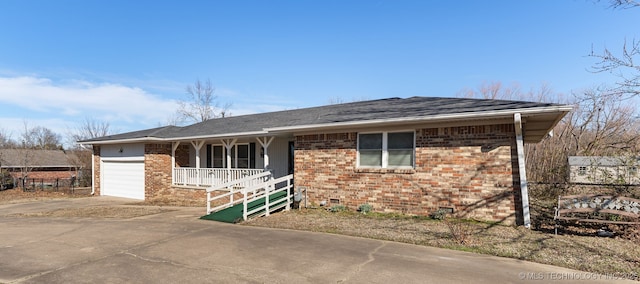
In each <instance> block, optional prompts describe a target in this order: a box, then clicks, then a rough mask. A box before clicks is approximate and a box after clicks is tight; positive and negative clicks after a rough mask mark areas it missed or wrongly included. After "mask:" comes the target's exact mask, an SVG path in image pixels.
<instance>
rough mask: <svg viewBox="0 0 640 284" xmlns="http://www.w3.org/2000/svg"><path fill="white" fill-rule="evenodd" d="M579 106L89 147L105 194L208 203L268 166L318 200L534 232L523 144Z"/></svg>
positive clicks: (237, 120) (250, 123) (412, 113)
mask: <svg viewBox="0 0 640 284" xmlns="http://www.w3.org/2000/svg"><path fill="white" fill-rule="evenodd" d="M570 110H571V106H568V105H558V104H547V103H532V102H521V101H504V100H478V99H462V98H433V97H412V98H407V99H401V98H390V99H381V100H372V101H361V102H354V103H346V104H336V105H327V106H321V107H313V108H304V109H295V110H288V111H279V112H270V113H261V114H254V115H243V116H232V117H225V118H219V119H212V120H208V121H205V122H201V123H197V124H193V125H190V126H185V127H175V126H167V127H160V128H153V129H147V130H141V131H135V132H130V133H123V134H118V135H111V136H105V137H101V138H96V139H90V140H85V141H80V142H81V143H83V144H92V145H93V154H94V160H93V161H94V174H93V177H94V182H93V189H94V192H95V193H97V194H101V195H112V196H121V197H129V198H135V199H155V198H176V199H178V198H190V199H198V200H202V204H203V206H204V205H205V190H204V189H205V188H207V187H209V186H211V185H215V184H220V183H221V182H224V181H226V180H229V179H230V178H231V179H234V178H236V177H240V176H243V175H252V174H256V173H260V172H262V171H263V170H265V169H269V170H271V171H272V173H273V175H274V176H275V177H281V176H285V175H288V174H291V173H293V174H294V177H295V179H294V180H295V182H294V183H295V187H305V188H306V189H307V195H308V196H307V198H308V201H309V202H311V203H313V204H322V203H327V204H329V205H331V204H335V203H340V204H343V205H346V206H348V207H350V208H357V207H358V206H359V205H361V204H364V203H368V204H370V205H372V206H373V209H374V210H375V211H379V212H399V213H408V214H416V215H428V214H430V213H432V212H434V211H436V210H438V209H447V210H452V211H454V212H456V213H458V214H460V215H463V216H466V217H470V218H471V217H473V218H478V219H483V220H492V221H503V222H505V223H514V222H516V223H519V224H525V225H528V222H529V217H528V208H529V205H528V195H527V192H526V175H525V170H524V165H525V164H524V152H523V151H524V150H523V143H536V142H539V141H540V140H542V139H543V138H544V137H545V136H546V135H547V134H548V133H549V132H550V131H551V130H552V129H553V127H554V126H555V125H556V124H557V123H558V122H559V121H560V119H562V117H563V116H564V115H565V114H566V113H567V112H569V111H570Z"/></svg>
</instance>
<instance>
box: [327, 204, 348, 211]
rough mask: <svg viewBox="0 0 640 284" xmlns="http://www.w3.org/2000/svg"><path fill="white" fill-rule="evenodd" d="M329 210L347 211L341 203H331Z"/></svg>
mask: <svg viewBox="0 0 640 284" xmlns="http://www.w3.org/2000/svg"><path fill="white" fill-rule="evenodd" d="M329 211H331V212H343V211H347V207H346V206H344V205H342V204H338V205H333V206H331V207H330V208H329Z"/></svg>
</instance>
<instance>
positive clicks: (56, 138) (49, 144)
mask: <svg viewBox="0 0 640 284" xmlns="http://www.w3.org/2000/svg"><path fill="white" fill-rule="evenodd" d="M22 142H23V148H30V149H41V150H53V149H62V144H61V143H60V135H58V134H56V133H54V132H53V131H51V129H49V128H46V127H42V126H35V127H33V128H25V132H24V133H22Z"/></svg>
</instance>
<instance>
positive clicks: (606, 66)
mask: <svg viewBox="0 0 640 284" xmlns="http://www.w3.org/2000/svg"><path fill="white" fill-rule="evenodd" d="M608 2H609V3H610V7H611V8H613V9H617V8H620V9H630V8H636V7H640V2H638V1H634V0H609V1H608ZM589 56H591V57H593V58H596V59H598V60H599V61H598V62H597V63H595V64H594V65H593V66H592V67H591V71H592V72H595V73H601V72H609V73H612V74H614V75H615V76H617V77H618V78H620V80H619V81H618V82H617V83H616V86H615V87H614V88H612V89H611V90H610V92H606V93H607V94H613V95H616V94H624V95H627V96H638V95H640V65H638V60H640V41H639V40H636V39H632V40H630V41H628V40H626V39H625V40H624V43H623V45H622V49H621V50H620V51H619V52H613V51H612V50H611V49H609V48H605V49H604V50H603V51H602V52H599V53H596V52H595V51H594V50H593V47H591V53H590V54H589Z"/></svg>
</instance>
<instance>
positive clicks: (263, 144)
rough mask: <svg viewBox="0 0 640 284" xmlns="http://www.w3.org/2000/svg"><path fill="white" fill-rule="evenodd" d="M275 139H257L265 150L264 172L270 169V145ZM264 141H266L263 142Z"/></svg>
mask: <svg viewBox="0 0 640 284" xmlns="http://www.w3.org/2000/svg"><path fill="white" fill-rule="evenodd" d="M273 138H274V137H266V136H265V137H262V139H261V138H260V137H257V138H256V140H258V142H259V143H260V146H262V148H263V149H264V170H265V171H266V170H267V169H268V168H269V151H268V149H269V145H271V142H273ZM263 139H264V141H263Z"/></svg>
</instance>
